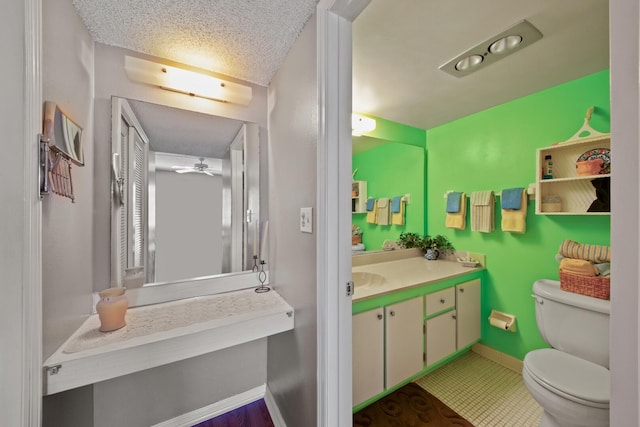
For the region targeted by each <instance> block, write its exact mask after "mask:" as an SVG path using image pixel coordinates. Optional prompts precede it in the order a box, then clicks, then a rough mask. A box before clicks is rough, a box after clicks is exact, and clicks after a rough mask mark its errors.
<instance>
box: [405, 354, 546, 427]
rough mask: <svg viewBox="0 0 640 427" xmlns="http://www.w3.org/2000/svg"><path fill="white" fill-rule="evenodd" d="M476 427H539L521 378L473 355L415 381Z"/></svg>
mask: <svg viewBox="0 0 640 427" xmlns="http://www.w3.org/2000/svg"><path fill="white" fill-rule="evenodd" d="M415 382H416V383H417V384H419V385H420V386H421V387H423V388H424V389H425V390H427V391H428V392H429V393H431V394H433V395H434V396H436V397H437V398H438V399H440V400H441V401H442V402H443V403H445V404H446V405H448V406H449V407H450V408H451V409H453V410H454V411H456V412H457V413H458V414H460V415H461V416H462V417H464V418H465V419H467V420H468V421H469V422H470V423H472V424H473V425H474V426H476V427H516V426H517V427H537V426H538V425H539V423H540V416H541V415H542V408H541V407H540V406H539V405H538V403H537V402H536V401H535V400H533V398H532V397H531V395H530V394H529V391H528V390H527V388H526V387H525V385H524V383H523V382H522V375H520V374H518V373H517V372H514V371H512V370H510V369H508V368H505V367H504V366H502V365H500V364H498V363H496V362H493V361H491V360H489V359H487V358H485V357H483V356H480V355H479V354H477V353H474V352H472V351H470V352H468V353H466V354H465V355H463V356H461V357H459V358H458V359H456V360H454V361H452V362H451V363H448V364H447V365H445V366H443V367H441V368H439V369H437V370H435V371H433V372H431V373H429V374H427V375H425V376H424V377H421V378H419V379H417V380H416V381H415Z"/></svg>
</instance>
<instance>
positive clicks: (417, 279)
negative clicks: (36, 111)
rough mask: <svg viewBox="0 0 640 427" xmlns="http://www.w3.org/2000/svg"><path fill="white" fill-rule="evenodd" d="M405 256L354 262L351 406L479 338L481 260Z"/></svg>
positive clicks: (384, 391)
mask: <svg viewBox="0 0 640 427" xmlns="http://www.w3.org/2000/svg"><path fill="white" fill-rule="evenodd" d="M400 252H403V251H400ZM416 254H417V256H416ZM405 255H409V257H403V255H402V254H401V253H397V254H390V255H389V257H391V260H385V257H384V255H383V256H382V257H378V259H375V258H374V259H373V261H374V262H372V263H369V264H360V262H354V267H353V278H354V283H355V291H354V297H353V326H352V328H353V405H354V411H357V410H359V409H360V408H362V407H364V406H366V405H367V404H368V403H369V401H370V400H373V399H378V398H379V397H381V396H382V395H385V394H388V393H390V392H391V391H393V390H395V389H396V388H398V387H399V386H401V385H403V384H405V383H407V382H408V381H411V380H412V379H414V378H417V377H419V376H422V375H424V374H426V373H427V372H429V371H431V370H434V369H436V368H437V367H439V366H441V365H442V364H444V363H446V362H448V361H449V360H451V359H452V358H455V357H457V356H458V355H460V354H462V353H464V352H465V351H467V350H468V349H469V347H470V346H471V345H472V344H474V343H476V342H478V341H479V340H480V325H481V321H480V295H481V281H482V277H483V276H484V273H485V270H484V267H483V266H482V265H479V266H477V267H474V268H469V267H464V266H463V265H462V264H461V263H459V262H456V261H445V260H437V261H427V260H425V259H424V258H423V257H422V256H420V255H421V254H419V253H413V254H411V252H408V253H405ZM411 255H413V256H411ZM394 258H395V259H394ZM387 259H389V258H387ZM375 261H379V262H375Z"/></svg>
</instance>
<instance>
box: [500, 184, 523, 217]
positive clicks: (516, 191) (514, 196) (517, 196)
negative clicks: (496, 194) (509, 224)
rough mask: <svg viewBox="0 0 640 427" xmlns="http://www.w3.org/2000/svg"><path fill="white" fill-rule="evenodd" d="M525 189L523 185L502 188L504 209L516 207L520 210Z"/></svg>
mask: <svg viewBox="0 0 640 427" xmlns="http://www.w3.org/2000/svg"><path fill="white" fill-rule="evenodd" d="M523 191H524V188H523V187H518V188H507V189H506V190H502V195H501V202H500V203H501V206H502V209H514V210H516V211H518V210H520V203H521V202H522V192H523Z"/></svg>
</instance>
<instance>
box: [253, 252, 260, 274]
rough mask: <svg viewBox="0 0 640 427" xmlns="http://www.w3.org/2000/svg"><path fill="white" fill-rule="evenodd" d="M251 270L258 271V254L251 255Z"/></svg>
mask: <svg viewBox="0 0 640 427" xmlns="http://www.w3.org/2000/svg"><path fill="white" fill-rule="evenodd" d="M251 271H253V272H254V273H257V272H258V271H260V269H259V268H258V255H254V256H253V267H252V268H251Z"/></svg>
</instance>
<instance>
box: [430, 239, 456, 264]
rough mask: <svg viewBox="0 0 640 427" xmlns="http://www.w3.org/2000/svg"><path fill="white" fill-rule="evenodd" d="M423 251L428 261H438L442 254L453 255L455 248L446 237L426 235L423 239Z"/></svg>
mask: <svg viewBox="0 0 640 427" xmlns="http://www.w3.org/2000/svg"><path fill="white" fill-rule="evenodd" d="M422 250H423V251H424V253H425V255H424V257H425V258H426V259H428V260H434V259H438V256H440V254H447V253H452V252H453V251H454V250H455V248H454V247H453V245H452V244H451V242H450V241H449V239H447V237H446V236H443V235H442V234H438V235H436V236H433V237H431V236H429V235H426V236H424V238H423V239H422Z"/></svg>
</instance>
